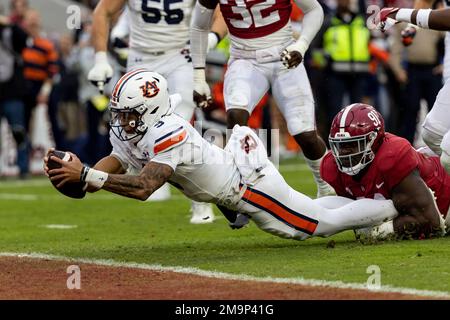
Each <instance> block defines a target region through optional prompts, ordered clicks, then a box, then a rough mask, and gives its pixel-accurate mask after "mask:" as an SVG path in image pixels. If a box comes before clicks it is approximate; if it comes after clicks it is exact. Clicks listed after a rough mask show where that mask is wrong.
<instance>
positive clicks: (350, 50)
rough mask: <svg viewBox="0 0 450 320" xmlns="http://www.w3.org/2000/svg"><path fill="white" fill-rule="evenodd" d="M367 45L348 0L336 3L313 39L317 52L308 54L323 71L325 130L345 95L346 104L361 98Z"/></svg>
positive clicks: (363, 24)
mask: <svg viewBox="0 0 450 320" xmlns="http://www.w3.org/2000/svg"><path fill="white" fill-rule="evenodd" d="M369 42H370V32H369V30H368V29H367V27H366V21H365V17H363V16H362V15H360V14H356V13H354V12H353V11H351V9H350V0H338V1H337V8H336V11H335V12H334V13H331V14H329V15H328V16H327V17H326V18H325V21H324V24H323V26H322V29H321V31H320V33H319V34H318V36H317V37H316V47H318V48H320V49H321V50H320V51H316V52H315V53H312V54H313V60H314V61H315V62H314V63H315V64H316V66H318V67H322V68H325V79H324V83H323V85H324V88H323V89H322V91H323V93H324V94H325V95H326V97H325V99H326V100H325V105H326V109H327V110H326V112H327V114H326V122H327V125H326V128H329V126H330V124H331V121H332V119H333V116H334V115H335V114H336V113H338V112H339V110H340V109H341V108H342V106H344V105H345V104H344V98H345V96H346V95H348V98H349V99H350V102H359V101H361V100H362V98H363V96H364V92H365V90H366V82H367V76H368V72H369V61H370V53H369ZM326 136H328V131H327V132H326Z"/></svg>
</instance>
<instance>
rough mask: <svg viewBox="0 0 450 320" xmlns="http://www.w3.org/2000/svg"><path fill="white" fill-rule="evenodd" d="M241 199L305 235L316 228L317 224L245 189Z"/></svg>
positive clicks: (311, 232)
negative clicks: (278, 218) (303, 231)
mask: <svg viewBox="0 0 450 320" xmlns="http://www.w3.org/2000/svg"><path fill="white" fill-rule="evenodd" d="M242 198H243V199H246V200H248V201H250V202H253V203H255V204H257V205H258V206H260V207H262V208H264V210H266V211H267V212H268V213H272V214H275V215H277V216H278V217H280V218H281V219H283V220H284V221H286V222H287V223H289V224H291V225H292V226H294V227H297V228H299V229H301V230H305V231H306V232H307V233H310V234H313V233H314V231H315V230H316V228H317V223H315V222H312V221H308V220H306V219H303V218H301V217H299V216H296V215H295V214H293V213H291V212H289V211H288V210H286V209H285V208H283V207H282V206H280V205H279V204H277V203H276V202H274V201H273V200H271V199H268V198H266V197H264V196H263V195H261V194H259V193H255V192H252V191H251V190H249V189H247V190H246V191H245V193H244V195H243V196H242Z"/></svg>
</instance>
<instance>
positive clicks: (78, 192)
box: [47, 150, 86, 199]
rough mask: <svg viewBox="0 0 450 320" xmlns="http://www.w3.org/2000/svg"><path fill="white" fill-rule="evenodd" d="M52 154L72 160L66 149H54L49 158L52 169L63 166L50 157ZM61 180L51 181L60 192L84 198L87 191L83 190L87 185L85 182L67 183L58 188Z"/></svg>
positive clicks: (68, 195)
mask: <svg viewBox="0 0 450 320" xmlns="http://www.w3.org/2000/svg"><path fill="white" fill-rule="evenodd" d="M52 156H53V157H58V158H60V159H63V160H64V161H71V160H72V157H71V156H70V154H69V153H67V152H64V151H59V150H54V151H52V152H50V153H49V154H48V157H49V160H48V163H47V166H48V168H49V169H50V170H52V169H58V168H61V165H60V164H59V163H58V162H56V161H54V160H52V159H51V158H50V157H52ZM50 181H51V180H50ZM59 182H60V180H57V181H51V183H52V184H53V186H54V187H55V188H56V190H58V191H59V192H61V193H62V194H63V195H65V196H67V197H70V198H74V199H81V198H84V196H85V195H86V191H85V190H83V187H84V185H85V183H83V182H74V183H66V184H64V185H63V186H62V187H60V188H57V187H56V185H57V184H58V183H59Z"/></svg>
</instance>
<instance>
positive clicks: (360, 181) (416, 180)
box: [321, 103, 450, 237]
mask: <svg viewBox="0 0 450 320" xmlns="http://www.w3.org/2000/svg"><path fill="white" fill-rule="evenodd" d="M329 141H330V146H331V152H329V153H328V154H327V155H326V156H325V158H324V160H323V162H322V166H321V175H322V177H323V179H324V180H325V181H327V182H328V183H329V184H330V185H331V186H332V187H333V188H334V189H335V191H336V193H337V195H339V196H343V197H347V198H351V199H359V198H372V199H392V200H393V201H394V205H395V207H396V209H397V210H398V211H399V213H400V215H399V216H398V217H397V218H396V219H394V221H393V222H387V223H385V224H383V225H381V226H380V227H377V228H374V229H373V228H372V229H370V230H364V231H365V232H366V234H367V233H368V234H369V235H371V236H383V235H388V234H391V233H394V232H395V233H397V234H398V235H405V234H408V235H412V236H413V237H421V236H424V235H425V236H430V235H433V234H434V233H435V231H437V230H440V231H439V232H441V231H442V228H443V223H444V221H443V219H442V218H445V217H446V216H447V215H448V211H449V206H450V176H449V175H448V174H447V173H446V171H445V170H444V168H443V167H442V165H441V164H440V161H439V157H437V156H434V155H427V154H424V153H421V152H419V151H417V150H415V149H414V148H413V147H412V146H411V144H410V143H409V142H408V141H407V140H405V139H403V138H401V137H398V136H395V135H393V134H390V133H385V131H384V120H383V117H382V116H381V114H380V113H379V112H378V111H377V110H375V108H373V107H372V106H369V105H366V104H360V103H358V104H352V105H350V106H347V107H346V108H344V109H342V110H341V111H340V112H339V113H338V114H337V115H336V117H335V118H334V120H333V123H332V125H331V130H330V137H329ZM430 189H431V190H432V191H433V193H434V197H435V198H436V202H435V200H434V199H433V194H432V193H431V192H430ZM436 203H437V206H436ZM441 216H442V218H441ZM448 220H449V219H447V223H448Z"/></svg>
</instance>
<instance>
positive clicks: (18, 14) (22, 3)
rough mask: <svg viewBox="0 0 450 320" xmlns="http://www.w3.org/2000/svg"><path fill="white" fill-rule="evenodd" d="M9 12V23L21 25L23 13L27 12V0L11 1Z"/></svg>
mask: <svg viewBox="0 0 450 320" xmlns="http://www.w3.org/2000/svg"><path fill="white" fill-rule="evenodd" d="M10 4H11V7H10V9H11V11H10V14H9V18H10V19H11V23H13V24H16V25H21V24H22V22H23V19H24V17H25V13H26V12H27V11H28V9H29V8H28V0H11V3H10Z"/></svg>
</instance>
